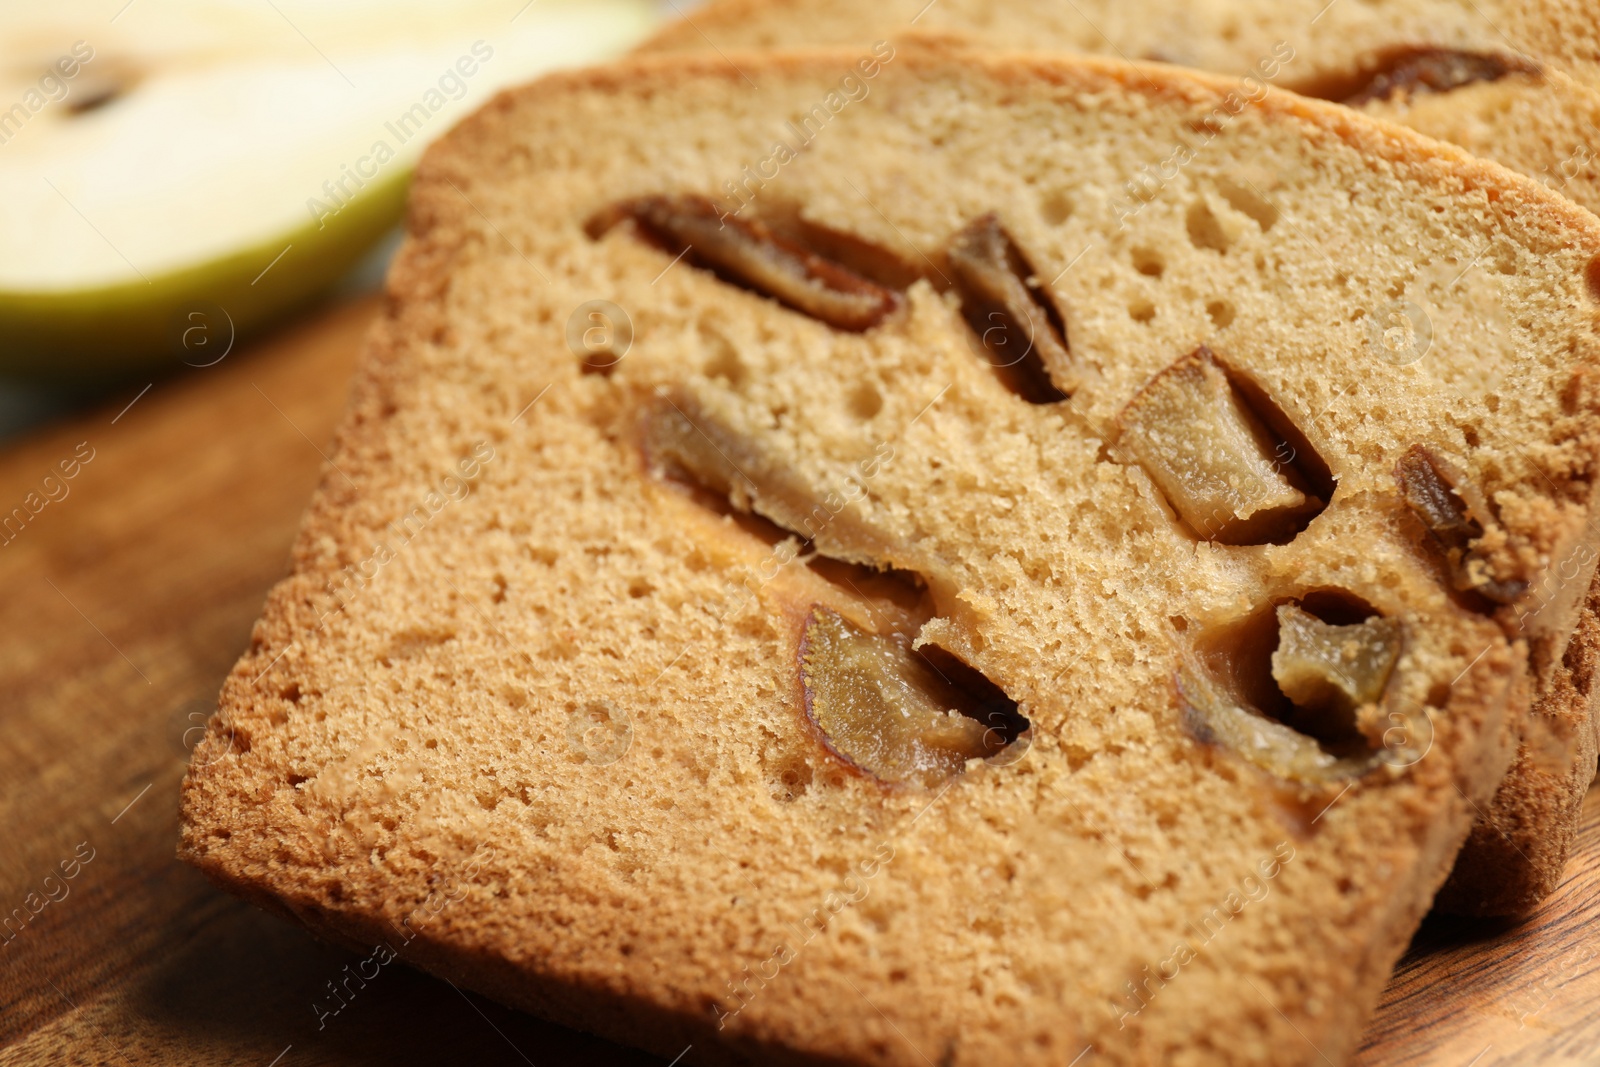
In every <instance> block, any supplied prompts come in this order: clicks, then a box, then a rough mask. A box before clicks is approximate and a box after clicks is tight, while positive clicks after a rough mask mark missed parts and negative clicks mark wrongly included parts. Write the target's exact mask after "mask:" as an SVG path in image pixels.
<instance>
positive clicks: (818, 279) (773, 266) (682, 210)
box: [608, 194, 905, 333]
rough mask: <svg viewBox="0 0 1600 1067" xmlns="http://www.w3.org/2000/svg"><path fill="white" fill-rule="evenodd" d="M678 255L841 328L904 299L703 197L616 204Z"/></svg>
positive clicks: (874, 320)
mask: <svg viewBox="0 0 1600 1067" xmlns="http://www.w3.org/2000/svg"><path fill="white" fill-rule="evenodd" d="M608 215H609V216H610V217H611V218H619V217H630V218H632V219H633V220H634V221H635V222H637V223H638V225H639V227H640V229H642V230H643V231H644V232H645V233H647V234H648V235H649V236H651V237H652V238H654V239H655V240H656V241H658V242H659V243H660V244H662V245H663V246H664V247H665V248H667V250H668V251H670V252H672V253H673V254H675V255H685V254H686V255H687V256H688V257H689V260H690V262H692V263H694V264H696V265H697V266H702V267H706V268H708V269H710V270H713V271H716V272H717V273H718V274H719V275H720V276H721V277H723V278H724V279H725V280H728V281H731V282H733V283H735V284H737V285H741V286H744V287H745V288H747V289H752V290H754V291H755V292H758V293H761V294H763V295H765V296H769V297H771V298H772V299H774V300H776V301H778V302H779V303H780V304H784V305H786V306H787V307H790V308H793V309H794V310H796V311H799V312H802V313H804V314H807V315H810V316H811V317H812V318H814V319H818V320H820V321H822V322H825V323H827V324H828V325H829V326H832V327H834V328H835V329H839V330H849V331H852V332H857V333H859V332H861V331H863V330H869V329H871V328H872V327H874V326H876V325H878V324H879V323H881V322H882V321H883V320H884V319H886V318H888V317H889V316H890V315H891V314H893V313H894V312H895V311H897V310H899V308H900V307H901V306H902V305H903V304H904V302H905V301H904V298H903V297H902V296H901V295H900V294H899V293H898V292H895V291H894V290H893V289H888V288H885V287H884V286H881V285H879V284H877V283H876V282H873V281H869V280H868V279H866V278H863V277H862V276H861V275H859V274H857V273H855V272H854V271H852V270H849V269H848V268H846V267H844V266H842V265H841V264H838V263H835V262H834V261H832V260H830V259H825V258H823V257H822V256H819V255H817V254H816V253H814V252H812V251H810V250H809V249H806V248H804V247H802V246H801V245H799V244H797V243H795V242H794V241H791V240H789V239H787V238H785V237H780V236H779V235H777V234H775V233H773V232H772V231H771V230H770V229H768V228H767V227H766V226H765V225H763V224H762V223H761V222H759V221H755V222H747V221H745V220H743V219H739V218H735V217H734V216H732V215H730V214H727V213H725V212H723V211H722V210H721V209H720V208H718V207H717V205H716V204H714V203H712V202H711V201H710V200H707V199H706V198H705V197H703V196H694V195H688V194H685V195H680V196H644V197H640V198H638V199H637V200H630V201H627V202H626V203H623V204H620V205H618V207H617V208H615V209H613V211H612V212H610V213H608Z"/></svg>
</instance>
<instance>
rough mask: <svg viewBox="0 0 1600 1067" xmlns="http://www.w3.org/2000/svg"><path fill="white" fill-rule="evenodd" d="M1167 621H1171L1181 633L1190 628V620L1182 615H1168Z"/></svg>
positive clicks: (1174, 627)
mask: <svg viewBox="0 0 1600 1067" xmlns="http://www.w3.org/2000/svg"><path fill="white" fill-rule="evenodd" d="M1167 621H1168V622H1170V623H1171V624H1172V628H1173V629H1174V630H1176V631H1178V632H1179V633H1180V634H1181V633H1183V632H1184V631H1186V630H1188V629H1189V620H1188V619H1186V618H1184V617H1183V616H1182V615H1173V616H1170V617H1168V619H1167Z"/></svg>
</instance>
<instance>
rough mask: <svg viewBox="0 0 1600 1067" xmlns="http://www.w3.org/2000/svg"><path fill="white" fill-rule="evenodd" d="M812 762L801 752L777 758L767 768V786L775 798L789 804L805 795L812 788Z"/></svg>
mask: <svg viewBox="0 0 1600 1067" xmlns="http://www.w3.org/2000/svg"><path fill="white" fill-rule="evenodd" d="M811 777H812V771H811V764H809V763H807V762H806V760H805V757H803V756H801V755H799V754H789V755H786V756H783V757H782V758H780V759H777V760H775V761H774V762H773V764H772V766H770V767H769V768H768V769H767V788H768V790H770V791H771V793H772V797H773V799H774V800H777V801H779V802H780V803H784V804H788V803H792V802H793V801H796V800H799V799H800V798H801V797H803V796H805V793H806V790H807V789H810V788H811Z"/></svg>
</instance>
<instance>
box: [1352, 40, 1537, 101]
mask: <svg viewBox="0 0 1600 1067" xmlns="http://www.w3.org/2000/svg"><path fill="white" fill-rule="evenodd" d="M1539 72H1540V71H1539V66H1538V65H1537V64H1535V63H1531V62H1529V61H1528V60H1526V59H1523V58H1522V57H1521V56H1516V55H1511V54H1509V53H1507V52H1465V51H1462V50H1460V49H1456V48H1438V47H1434V46H1430V45H1418V46H1416V47H1412V48H1404V49H1401V50H1399V51H1397V52H1395V53H1393V54H1391V55H1390V56H1389V57H1388V59H1387V61H1386V62H1385V63H1384V64H1383V66H1382V67H1381V68H1380V69H1378V70H1376V71H1374V72H1373V73H1372V75H1371V76H1370V77H1369V78H1368V79H1367V81H1366V82H1365V83H1364V84H1362V85H1360V86H1359V87H1357V88H1355V89H1353V90H1352V91H1351V92H1350V93H1349V94H1348V95H1347V96H1345V97H1344V98H1343V99H1342V100H1340V101H1339V102H1340V103H1342V104H1346V105H1348V106H1350V107H1359V106H1361V105H1362V104H1365V103H1368V102H1369V101H1372V100H1388V99H1389V98H1390V97H1393V96H1395V95H1396V94H1398V93H1404V94H1406V95H1417V94H1421V93H1447V92H1449V91H1450V90H1451V89H1459V88H1461V87H1462V86H1463V85H1471V84H1472V83H1473V82H1492V81H1499V80H1500V79H1501V78H1505V77H1508V76H1510V75H1512V74H1534V75H1537V74H1538V73H1539Z"/></svg>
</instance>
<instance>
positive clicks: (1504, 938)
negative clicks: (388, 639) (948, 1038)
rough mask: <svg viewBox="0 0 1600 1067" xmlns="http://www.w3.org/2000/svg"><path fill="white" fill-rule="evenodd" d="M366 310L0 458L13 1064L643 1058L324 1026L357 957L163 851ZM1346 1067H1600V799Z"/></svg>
mask: <svg viewBox="0 0 1600 1067" xmlns="http://www.w3.org/2000/svg"><path fill="white" fill-rule="evenodd" d="M377 307H378V305H377V301H376V300H375V299H368V300H365V301H361V302H357V303H353V304H345V305H342V306H337V307H333V308H330V309H325V310H323V311H321V312H319V313H316V314H315V315H314V316H313V317H312V318H311V319H309V320H308V321H305V322H303V323H301V324H300V325H298V326H295V327H292V328H290V329H288V330H286V331H284V332H282V333H280V334H279V335H277V336H276V337H273V338H269V339H267V340H266V341H264V342H262V343H260V344H258V345H255V346H252V347H251V348H250V349H248V350H245V351H240V352H237V353H234V354H231V355H229V356H228V357H227V358H226V359H224V360H223V361H221V362H220V363H218V364H216V365H215V366H211V367H207V368H203V369H196V368H184V369H182V372H181V373H179V374H176V375H174V376H172V377H170V378H167V379H164V380H161V381H158V382H155V383H154V384H153V385H152V386H151V387H150V389H149V390H148V391H146V392H143V393H139V389H140V388H141V387H142V385H143V384H144V383H143V382H136V383H134V385H133V386H132V387H131V388H129V390H128V392H127V396H126V397H125V398H124V399H121V400H119V402H117V403H115V404H113V405H112V406H110V407H108V408H106V409H105V410H102V411H96V412H93V413H92V414H90V415H87V416H85V417H83V418H80V419H77V420H75V421H73V422H70V423H67V424H64V425H60V426H56V427H52V428H50V429H47V430H45V431H43V432H41V433H38V434H35V435H34V436H32V437H31V438H29V439H26V440H24V441H22V442H21V443H18V444H15V445H13V446H11V447H10V448H9V449H8V450H6V451H4V452H0V514H5V513H8V512H9V511H10V509H11V508H13V507H15V506H17V505H23V504H26V503H28V502H29V494H30V493H36V494H38V496H36V497H34V498H33V499H32V505H34V506H38V505H39V502H40V501H44V503H43V506H42V507H39V509H38V513H37V514H36V515H34V516H33V517H32V518H31V519H30V521H29V522H28V523H27V525H26V526H25V527H23V528H22V529H21V530H20V531H18V532H16V534H15V536H14V537H13V538H12V539H11V540H9V541H8V542H6V543H5V544H3V545H0V590H3V593H4V595H3V596H0V635H3V640H0V909H3V910H4V912H6V913H10V912H12V909H15V908H23V909H24V914H25V915H26V916H27V917H28V921H27V923H26V924H25V925H23V926H21V927H20V928H17V927H16V924H15V923H13V929H12V930H8V931H5V932H4V934H0V1064H62V1063H105V1064H172V1065H200V1064H204V1065H208V1067H209V1065H223V1064H249V1065H255V1067H301V1065H309V1064H341V1065H350V1064H397V1063H398V1064H411V1063H417V1064H424V1063H426V1064H433V1063H483V1064H489V1063H496V1064H498V1063H504V1064H520V1063H525V1062H526V1063H529V1064H533V1063H537V1064H539V1065H540V1067H546V1065H549V1064H569V1063H570V1064H578V1063H584V1064H594V1063H600V1064H624V1063H627V1064H648V1063H652V1062H655V1061H653V1060H652V1059H651V1058H649V1057H646V1056H643V1055H641V1054H638V1053H634V1052H630V1051H627V1050H623V1049H619V1048H616V1047H614V1046H611V1045H608V1044H606V1043H604V1042H601V1041H598V1040H596V1039H594V1038H591V1037H586V1036H584V1035H581V1034H576V1033H572V1032H570V1031H565V1030H561V1029H559V1028H556V1027H553V1026H549V1025H546V1024H544V1023H541V1022H539V1021H538V1020H535V1019H532V1018H530V1017H528V1016H525V1015H521V1014H519V1013H517V1012H513V1011H510V1010H507V1009H505V1008H501V1007H499V1006H497V1005H494V1004H492V1003H490V1002H489V1001H487V1000H485V999H483V998H482V997H479V996H477V995H475V994H470V993H465V992H462V991H460V990H458V989H456V988H454V987H453V986H451V985H449V984H448V983H445V982H441V981H436V980H434V979H432V978H428V977H426V976H424V975H421V974H419V973H416V972H412V971H407V970H404V969H388V970H385V971H384V973H383V976H382V978H381V980H379V981H375V982H373V983H371V984H370V985H369V986H368V987H367V988H366V989H364V990H361V991H360V994H359V996H358V997H357V998H355V999H354V1000H352V1001H351V1003H350V1004H349V1005H348V1007H347V1008H346V1009H345V1010H344V1011H342V1012H341V1013H340V1014H339V1015H338V1016H337V1017H334V1018H331V1019H329V1020H327V1024H326V1026H325V1027H324V1028H322V1029H320V1030H319V1028H318V1025H317V1023H318V1020H317V1015H316V1012H315V1010H314V1008H313V1004H314V1003H315V1002H318V1001H319V1000H320V999H321V998H323V997H324V996H325V984H326V983H327V982H329V981H332V980H334V979H335V978H337V977H339V976H340V971H341V968H343V967H344V966H345V964H346V963H350V962H353V960H354V957H352V956H350V955H348V954H346V953H344V952H342V951H340V950H337V949H333V948H329V947H327V946H325V945H321V944H319V943H317V942H315V941H313V940H312V939H311V938H310V937H309V936H308V935H307V934H305V933H303V932H301V931H300V930H299V929H297V928H295V927H293V926H290V925H288V924H286V923H284V922H281V921H279V920H277V919H274V918H269V917H268V916H266V915H264V914H262V913H260V912H258V911H256V910H254V909H253V908H250V907H248V906H246V905H244V904H242V903H240V902H238V901H236V900H233V899H232V898H230V897H227V896H225V895H224V894H222V893H220V892H219V891H217V890H215V889H213V888H212V887H211V886H210V885H209V884H208V883H207V882H206V881H205V880H204V879H203V878H201V877H200V876H199V875H198V874H196V873H195V872H194V871H192V870H190V869H188V868H187V867H185V866H183V865H182V864H180V863H178V862H177V861H176V860H175V859H174V858H173V850H174V847H175V845H176V842H177V836H178V831H177V811H178V809H177V792H178V782H179V780H180V779H181V777H182V775H183V768H184V761H185V758H186V756H187V751H188V747H189V745H190V744H192V742H193V741H194V740H195V739H196V738H197V737H198V736H199V731H198V729H197V728H198V727H199V725H200V724H201V723H202V722H204V720H205V717H206V716H207V715H208V714H209V713H210V711H211V709H212V706H213V703H214V700H215V697H216V693H217V690H218V687H219V686H220V684H221V681H222V677H223V675H224V674H225V673H226V672H227V670H228V668H229V667H230V666H231V665H232V663H233V660H234V657H235V656H236V655H238V653H239V651H240V650H241V649H242V648H244V646H245V644H246V642H247V641H248V638H249V633H250V626H251V623H252V622H253V621H254V619H255V616H256V612H257V611H258V609H259V608H260V605H261V602H262V598H263V597H264V595H265V594H266V591H267V588H268V587H269V586H270V585H271V584H272V582H273V581H274V580H275V579H277V578H278V577H279V576H280V575H281V574H282V572H283V570H284V567H285V563H286V560H287V557H288V550H289V545H290V542H291V539H292V538H293V536H294V532H295V527H296V525H297V523H298V521H299V516H300V510H301V508H302V507H303V506H304V504H305V502H306V500H307V499H308V497H309V495H310V493H311V489H312V486H313V485H314V484H315V482H316V479H317V477H318V472H319V470H320V467H321V464H322V455H321V451H320V450H321V449H322V448H324V447H325V445H326V442H327V441H328V439H329V436H330V434H331V432H332V429H333V426H334V423H335V421H336V420H337V418H338V416H339V413H340V410H341V408H342V406H343V403H344V394H345V388H346V384H347V382H348V380H349V377H350V373H351V370H352V368H353V367H354V365H355V360H356V356H357V352H358V349H359V345H360V340H361V336H362V333H363V331H364V329H365V327H366V325H367V323H368V322H369V321H370V320H371V319H372V317H373V316H374V315H375V314H376V313H377ZM136 393H138V395H137V397H136V396H135V394H136ZM129 401H133V403H132V404H131V406H128V407H124V405H125V404H127V403H128V402H129ZM63 463H65V464H66V467H65V468H63V467H62V466H61V465H62V464H63ZM64 469H65V470H71V471H72V472H73V476H72V477H71V478H70V479H67V478H63V477H62V473H63V470H64ZM52 474H53V475H54V479H55V480H53V481H50V482H48V483H47V482H46V480H45V479H46V477H47V476H50V475H52ZM52 496H53V497H55V498H56V499H51V497H52ZM5 536H7V535H5V534H4V533H0V540H3V539H4V537H5ZM69 872H70V875H71V877H67V874H68V873H69ZM34 908H37V914H35V913H34V911H33V909H34ZM6 936H9V937H10V939H9V940H4V939H3V938H4V937H6ZM1475 1057H1476V1058H1475ZM1359 1062H1360V1063H1361V1064H1362V1065H1364V1067H1376V1065H1380V1064H1382V1065H1389V1064H1394V1065H1398V1064H1448V1065H1450V1067H1466V1065H1467V1064H1469V1063H1470V1064H1472V1067H1490V1065H1493V1064H1512V1063H1516V1064H1562V1063H1571V1064H1580V1063H1588V1064H1595V1063H1600V792H1596V793H1591V794H1590V797H1589V803H1588V805H1587V807H1586V809H1585V826H1584V831H1583V838H1582V844H1581V846H1580V855H1579V856H1578V858H1577V859H1576V860H1575V861H1574V862H1573V864H1572V866H1571V868H1570V869H1569V877H1568V880H1567V882H1566V884H1565V885H1564V886H1563V887H1562V889H1561V891H1560V892H1559V893H1557V895H1556V896H1555V897H1554V898H1552V899H1551V900H1550V901H1549V902H1548V904H1547V905H1546V907H1545V908H1544V909H1543V910H1542V911H1541V912H1540V913H1539V914H1538V915H1536V916H1534V917H1533V918H1532V919H1530V920H1528V921H1526V922H1523V923H1520V924H1490V925H1485V924H1475V923H1464V922H1456V921H1449V920H1430V922H1429V923H1428V925H1427V926H1425V927H1424V929H1423V932H1422V933H1421V934H1420V935H1419V936H1418V938H1417V941H1416V943H1415V945H1414V946H1413V949H1412V952H1411V953H1410V955H1408V956H1407V958H1406V960H1405V961H1404V962H1403V963H1402V964H1401V966H1400V969H1399V971H1398V972H1397V974H1396V976H1395V979H1394V981H1393V983H1392V984H1391V986H1390V987H1389V990H1388V992H1387V993H1386V994H1385V996H1384V1001H1383V1005H1382V1008H1381V1009H1380V1011H1379V1014H1378V1017H1377V1018H1376V1020H1375V1021H1374V1022H1373V1025H1372V1028H1371V1030H1370V1031H1369V1033H1368V1036H1367V1043H1366V1046H1365V1048H1364V1049H1363V1051H1362V1053H1361V1056H1360V1059H1359ZM930 1067H931V1065H930ZM1085 1067H1088V1061H1086V1063H1085Z"/></svg>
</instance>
